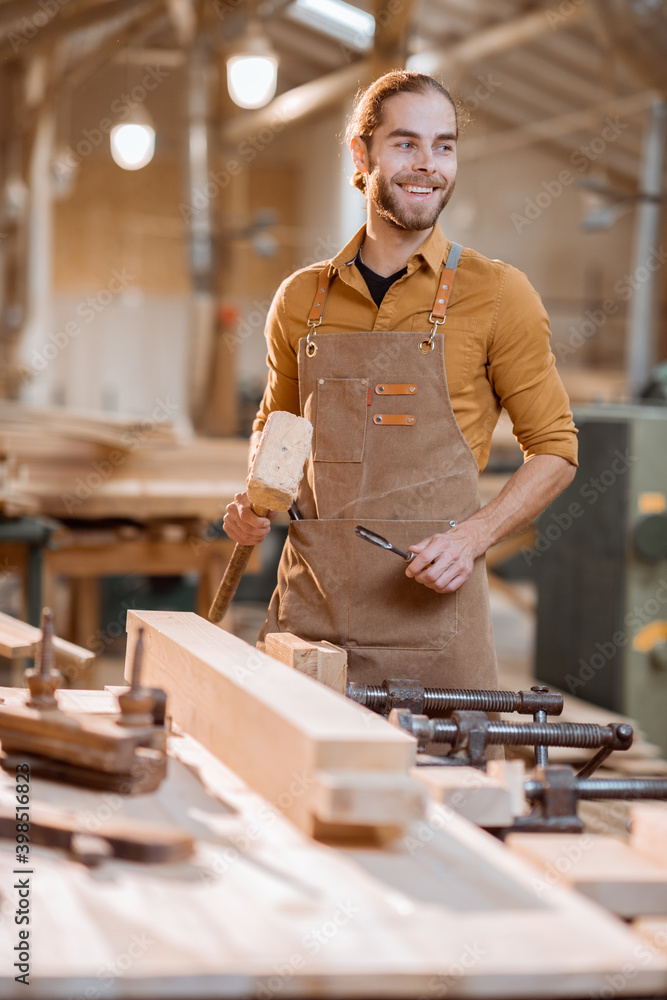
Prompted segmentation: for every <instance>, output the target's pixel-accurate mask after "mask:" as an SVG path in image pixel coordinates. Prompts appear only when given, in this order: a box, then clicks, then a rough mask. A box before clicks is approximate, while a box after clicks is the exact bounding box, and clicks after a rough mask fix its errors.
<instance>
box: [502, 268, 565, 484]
mask: <svg viewBox="0 0 667 1000" xmlns="http://www.w3.org/2000/svg"><path fill="white" fill-rule="evenodd" d="M550 336H551V331H550V329H549V317H548V315H547V312H546V310H545V308H544V306H543V304H542V300H541V299H540V296H539V295H538V293H537V292H536V291H535V289H534V288H533V286H532V285H531V283H530V282H529V280H528V278H527V277H526V275H525V274H523V272H522V271H519V270H518V269H517V268H515V267H512V266H511V265H506V270H505V275H504V280H503V282H502V284H501V287H500V291H499V299H498V303H497V309H496V319H495V325H494V328H493V330H492V334H491V338H490V344H489V348H488V376H489V380H490V381H491V384H492V386H493V388H494V391H495V393H496V395H497V396H498V399H499V400H500V403H501V405H502V406H503V407H504V408H505V409H506V410H507V412H508V413H509V415H510V418H511V420H512V425H513V427H514V434H515V436H516V438H517V440H518V441H519V444H520V445H521V449H522V451H523V453H524V458H525V459H526V460H527V459H530V458H532V457H533V456H535V455H559V456H561V457H562V458H565V459H567V461H568V462H571V463H572V465H577V430H576V427H575V425H574V419H573V417H572V411H571V409H570V402H569V399H568V396H567V393H566V391H565V387H564V386H563V383H562V381H561V378H560V375H559V374H558V372H557V370H556V359H555V358H554V355H553V353H552V351H551V348H550V346H549V339H550Z"/></svg>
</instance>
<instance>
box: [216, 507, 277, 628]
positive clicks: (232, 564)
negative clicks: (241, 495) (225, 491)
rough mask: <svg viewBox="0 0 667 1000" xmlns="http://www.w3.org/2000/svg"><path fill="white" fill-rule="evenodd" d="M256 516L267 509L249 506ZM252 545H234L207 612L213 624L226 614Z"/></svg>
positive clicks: (250, 553) (246, 563) (248, 558)
mask: <svg viewBox="0 0 667 1000" xmlns="http://www.w3.org/2000/svg"><path fill="white" fill-rule="evenodd" d="M251 509H252V510H253V511H254V512H255V514H257V516H258V517H266V515H267V514H268V510H267V509H266V508H265V507H255V506H253V507H252V508H251ZM254 548H255V546H254V545H235V546H234V551H233V552H232V557H231V559H230V560H229V563H228V564H227V569H226V570H225V575H224V576H223V578H222V580H221V581H220V586H219V587H218V592H217V594H216V595H215V597H214V598H213V604H212V605H211V607H210V610H209V613H208V620H209V621H211V622H213V623H214V624H215V625H217V624H218V622H221V621H222V619H223V618H224V617H225V615H226V614H227V609H228V608H229V605H230V604H231V603H232V599H233V597H234V594H235V593H236V589H237V587H238V585H239V583H240V582H241V577H242V576H243V574H244V573H245V570H246V566H247V565H248V562H249V560H250V556H251V555H252V550H253V549H254Z"/></svg>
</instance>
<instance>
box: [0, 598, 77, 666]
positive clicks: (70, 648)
mask: <svg viewBox="0 0 667 1000" xmlns="http://www.w3.org/2000/svg"><path fill="white" fill-rule="evenodd" d="M41 641H42V630H41V629H39V628H36V627H35V626H34V625H29V624H28V623H27V622H22V621H20V620H19V619H18V618H13V617H12V616H11V615H6V614H4V613H3V612H0V656H6V657H8V658H9V659H10V660H16V659H21V658H23V657H26V656H29V657H32V658H34V659H37V658H38V656H39V648H40V645H41ZM53 657H54V660H55V664H56V666H57V667H58V668H59V669H60V668H65V667H69V666H75V667H77V668H78V669H79V670H80V669H82V668H83V667H87V666H89V665H90V664H91V663H92V661H93V660H94V659H95V654H94V653H91V652H90V650H88V649H83V647H82V646H75V645H74V643H73V642H67V641H66V640H65V639H58V638H57V637H54V639H53Z"/></svg>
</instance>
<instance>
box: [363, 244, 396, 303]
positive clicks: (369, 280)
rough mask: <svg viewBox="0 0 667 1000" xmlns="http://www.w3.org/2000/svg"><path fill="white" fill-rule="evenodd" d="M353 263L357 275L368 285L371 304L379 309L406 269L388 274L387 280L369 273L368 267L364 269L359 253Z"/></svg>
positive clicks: (380, 275) (379, 275) (372, 272)
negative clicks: (357, 272) (371, 299)
mask: <svg viewBox="0 0 667 1000" xmlns="http://www.w3.org/2000/svg"><path fill="white" fill-rule="evenodd" d="M354 263H355V264H356V265H357V267H358V268H359V273H360V274H361V276H362V278H363V279H364V281H365V282H366V284H367V285H368V291H369V292H370V293H371V296H372V298H373V302H375V305H376V306H377V307H378V309H379V308H380V305H381V304H382V300H383V298H384V297H385V295H386V294H387V292H388V291H389V289H390V288H391V286H392V285H393V284H394V282H395V281H398V279H399V278H402V277H403V275H404V274H407V272H408V269H407V267H402V268H401V270H400V271H395V272H394V274H390V275H389V277H388V278H385V277H384V276H383V275H382V274H376V273H375V271H371V269H370V267H366V265H365V264H364V262H363V261H362V259H361V252H359V253H357V256H356V257H355V258H354Z"/></svg>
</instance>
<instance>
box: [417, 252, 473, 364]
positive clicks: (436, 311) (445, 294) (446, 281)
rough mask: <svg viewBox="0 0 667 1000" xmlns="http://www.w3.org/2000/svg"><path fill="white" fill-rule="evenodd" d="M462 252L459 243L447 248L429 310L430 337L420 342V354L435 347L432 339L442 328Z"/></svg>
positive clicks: (426, 352)
mask: <svg viewBox="0 0 667 1000" xmlns="http://www.w3.org/2000/svg"><path fill="white" fill-rule="evenodd" d="M462 250H463V247H462V246H461V244H460V243H452V245H451V246H450V248H449V253H448V254H447V260H446V261H445V264H444V267H443V269H442V271H441V272H440V278H439V279H438V287H437V290H436V293H435V299H434V301H433V308H432V309H431V315H430V316H429V321H430V322H431V323H433V329H432V330H431V336H430V337H428V338H427V339H426V340H422V341H421V343H420V345H419V350H420V351H421V352H422V354H428V352H429V351H432V350H433V348H434V346H435V343H434V340H433V338H434V337H435V335H436V333H437V332H438V327H439V326H442V324H443V323H444V322H445V318H446V316H445V313H446V312H447V303H448V302H449V296H450V294H451V291H452V285H453V284H454V275H455V274H456V268H457V267H458V263H459V260H460V259H461V251H462Z"/></svg>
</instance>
